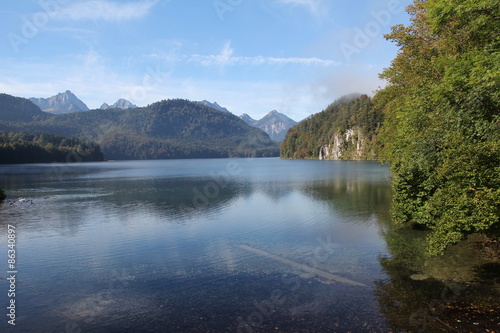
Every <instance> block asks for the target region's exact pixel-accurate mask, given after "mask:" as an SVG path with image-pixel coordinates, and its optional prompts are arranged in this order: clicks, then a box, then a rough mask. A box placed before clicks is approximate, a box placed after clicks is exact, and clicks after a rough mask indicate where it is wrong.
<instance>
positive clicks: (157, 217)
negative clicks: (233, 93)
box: [0, 158, 392, 333]
mask: <svg viewBox="0 0 500 333" xmlns="http://www.w3.org/2000/svg"><path fill="white" fill-rule="evenodd" d="M389 178H390V173H389V170H388V169H387V168H386V167H383V166H380V165H379V164H378V163H376V162H354V161H349V162H348V161H296V160H295V161H292V160H280V159H275V158H270V159H213V160H170V161H126V162H105V163H91V164H66V165H63V164H51V165H49V164H46V165H23V166H0V185H2V186H4V187H5V188H6V189H8V195H9V198H11V200H12V199H13V198H15V199H16V201H15V202H14V203H13V205H12V206H11V205H10V203H9V201H7V202H4V204H3V205H2V207H1V210H0V224H1V230H0V238H1V239H0V244H1V248H2V253H3V254H2V256H0V269H1V271H0V277H3V279H2V280H0V293H1V294H2V298H1V308H2V309H4V310H3V312H5V314H2V316H1V318H3V319H2V321H1V323H0V331H2V332H56V333H61V332H62V333H79V332H271V331H272V332H350V331H352V332H387V331H389V330H390V327H389V324H388V320H387V318H386V317H385V316H384V314H383V313H385V312H386V311H385V312H384V311H382V309H381V308H382V307H384V308H387V304H385V305H381V303H380V299H381V297H380V295H379V296H377V295H378V294H380V292H378V293H377V290H379V291H380V290H381V287H380V285H381V284H382V285H384V281H388V277H387V276H386V274H387V273H385V271H384V270H383V269H382V266H381V258H383V257H386V256H387V255H388V249H387V245H386V242H385V239H384V237H383V231H384V225H386V224H387V222H388V221H389V217H388V211H389V208H390V207H389V206H390V196H391V194H390V188H389V185H388V181H389ZM18 197H21V198H25V199H27V201H25V202H24V203H23V204H20V203H19V202H18V201H17V198H18ZM8 224H10V225H13V226H15V228H16V236H17V238H16V242H17V243H16V245H17V246H16V251H17V253H16V254H17V258H16V260H17V267H16V268H17V271H18V273H17V276H16V278H17V281H16V297H15V300H16V305H17V308H16V326H15V327H12V326H11V325H8V324H7V319H8V318H7V317H6V313H7V310H6V307H7V306H8V300H7V299H6V297H5V295H6V293H7V290H8V289H9V284H8V282H7V281H6V280H5V278H6V277H8V276H7V273H6V272H7V271H8V270H9V269H8V267H7V254H6V253H7V251H6V250H5V249H6V248H7V245H6V243H7V225H8ZM4 276H5V277H4ZM382 299H383V297H382ZM389 302H392V301H389ZM391 304H392V303H391Z"/></svg>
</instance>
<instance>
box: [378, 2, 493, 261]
mask: <svg viewBox="0 0 500 333" xmlns="http://www.w3.org/2000/svg"><path fill="white" fill-rule="evenodd" d="M499 11H500V4H499V3H498V2H497V1H490V0H481V1H472V0H452V1H443V0H429V1H422V0H416V1H415V3H414V5H413V6H411V7H409V12H410V14H411V15H412V24H411V25H410V26H408V27H403V26H395V27H393V31H392V33H391V34H389V35H388V36H387V38H388V39H390V40H393V41H395V42H396V43H397V44H398V46H400V47H401V50H400V53H399V54H398V56H397V57H396V58H395V59H394V60H393V62H392V65H391V67H389V68H388V69H386V70H385V71H384V72H383V74H382V75H381V77H382V78H385V79H387V80H388V82H389V85H388V86H387V88H385V89H384V90H382V91H380V92H379V93H378V94H377V95H376V97H375V101H376V103H377V104H378V105H379V107H381V108H382V109H383V111H384V113H385V116H386V118H385V122H384V125H383V127H382V130H381V135H380V140H381V143H382V146H383V150H382V158H383V161H385V162H388V163H389V164H390V165H391V168H392V171H393V174H394V180H393V187H394V189H395V196H394V206H393V215H394V218H395V220H396V221H397V222H401V223H406V222H411V223H413V222H416V223H419V224H424V225H426V226H428V227H429V228H430V229H431V230H432V232H431V233H430V235H429V236H428V244H429V253H430V254H438V253H442V252H443V250H444V249H445V248H446V247H447V246H449V245H451V244H455V243H457V242H459V241H460V240H462V239H464V237H465V236H466V235H468V234H471V233H475V232H479V233H484V234H487V235H490V236H500V233H499V231H500V230H499V229H500V228H499V223H500V189H499V188H500V186H499V185H500V122H499V119H500V112H499V111H500V52H499V51H500V49H499V45H500V44H499V40H500V37H499V36H500V34H498V26H500V20H499V18H500V15H499Z"/></svg>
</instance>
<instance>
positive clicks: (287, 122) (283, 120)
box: [240, 110, 297, 142]
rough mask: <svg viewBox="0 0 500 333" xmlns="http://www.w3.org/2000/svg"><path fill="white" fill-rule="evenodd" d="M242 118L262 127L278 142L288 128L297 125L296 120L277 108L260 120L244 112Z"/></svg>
mask: <svg viewBox="0 0 500 333" xmlns="http://www.w3.org/2000/svg"><path fill="white" fill-rule="evenodd" d="M240 119H241V120H243V121H244V122H246V123H247V124H248V125H250V126H253V127H257V128H260V129H261V130H263V131H264V132H266V133H267V134H268V135H269V137H270V138H271V139H272V140H274V141H277V142H282V141H283V140H284V139H285V135H286V133H287V132H288V130H289V129H290V128H291V127H293V126H295V125H297V122H296V121H295V120H293V119H291V118H289V117H288V116H286V115H285V114H283V113H279V112H278V111H276V110H273V111H271V112H269V113H268V114H267V115H266V116H264V118H262V119H260V120H255V119H252V117H250V116H249V115H248V114H246V113H244V114H242V115H241V116H240Z"/></svg>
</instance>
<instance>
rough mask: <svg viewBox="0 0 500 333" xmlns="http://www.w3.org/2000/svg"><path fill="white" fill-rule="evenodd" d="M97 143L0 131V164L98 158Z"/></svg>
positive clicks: (83, 160)
mask: <svg viewBox="0 0 500 333" xmlns="http://www.w3.org/2000/svg"><path fill="white" fill-rule="evenodd" d="M102 160H103V155H102V153H101V150H100V147H99V146H98V145H95V144H93V143H91V142H86V141H84V140H81V139H76V138H65V137H61V136H57V135H52V134H28V133H22V132H0V164H19V163H51V162H90V161H102Z"/></svg>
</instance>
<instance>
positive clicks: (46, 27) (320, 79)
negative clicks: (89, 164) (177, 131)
mask: <svg viewBox="0 0 500 333" xmlns="http://www.w3.org/2000/svg"><path fill="white" fill-rule="evenodd" d="M411 2H412V1H411V0H356V1H348V0H129V1H118V0H23V1H5V2H4V3H3V4H2V7H1V8H0V35H1V39H0V92H4V93H8V94H12V95H15V96H21V97H49V96H53V95H55V94H57V93H58V92H63V91H65V90H71V91H72V92H73V93H75V94H76V95H77V96H78V97H79V98H80V99H82V100H83V101H84V102H85V103H86V104H87V105H88V106H89V107H90V108H98V107H99V106H100V105H101V104H102V103H104V102H107V103H109V104H110V103H114V102H115V101H116V100H118V99H119V98H126V99H128V100H130V101H132V102H133V103H135V104H137V105H140V106H144V105H147V104H150V103H153V102H156V101H159V100H162V99H168V98H187V99H190V100H204V99H206V100H209V101H211V102H213V101H216V102H218V103H219V104H220V105H222V106H225V107H227V108H228V109H229V110H230V111H232V112H233V113H235V114H238V115H240V114H242V113H248V114H249V115H251V116H252V117H254V118H261V117H262V116H264V115H265V114H266V113H268V112H269V111H271V110H273V109H276V110H278V111H280V112H283V113H285V114H287V115H288V116H290V117H291V118H293V119H295V120H301V119H303V118H305V117H307V116H308V115H310V114H313V113H316V112H319V111H321V110H322V109H324V108H325V107H326V106H327V105H328V104H330V103H331V102H333V101H334V100H335V99H336V98H338V97H340V96H342V95H345V94H348V93H353V92H360V93H367V94H373V91H374V90H376V89H377V88H378V87H380V86H383V85H384V82H383V81H380V80H379V79H378V73H380V72H381V71H382V69H383V68H385V67H388V66H389V65H390V62H391V60H392V59H393V58H394V56H395V55H396V53H397V48H396V46H395V45H393V44H392V43H390V42H388V41H386V40H385V39H384V38H383V34H384V33H387V32H389V31H390V27H391V26H393V25H395V24H408V14H407V13H406V12H405V10H404V9H405V7H406V6H407V5H409V4H410V3H411Z"/></svg>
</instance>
